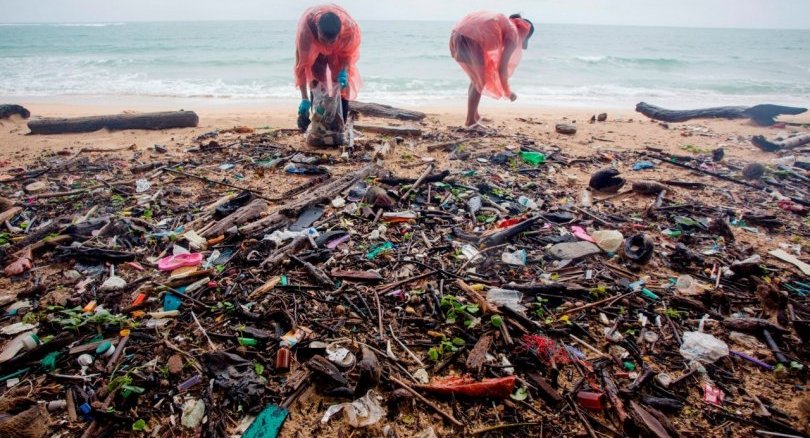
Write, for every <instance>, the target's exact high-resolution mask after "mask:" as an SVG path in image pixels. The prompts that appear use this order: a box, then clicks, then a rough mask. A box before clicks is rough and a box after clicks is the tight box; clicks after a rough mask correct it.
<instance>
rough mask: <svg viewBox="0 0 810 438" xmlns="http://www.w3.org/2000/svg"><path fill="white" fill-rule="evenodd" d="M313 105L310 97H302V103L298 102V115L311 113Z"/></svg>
mask: <svg viewBox="0 0 810 438" xmlns="http://www.w3.org/2000/svg"><path fill="white" fill-rule="evenodd" d="M311 107H312V103H310V101H309V100H308V99H302V100H301V103H300V104H298V115H299V116H303V115H307V114H309V109H310V108H311Z"/></svg>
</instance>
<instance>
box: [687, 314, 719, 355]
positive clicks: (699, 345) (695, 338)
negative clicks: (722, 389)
mask: <svg viewBox="0 0 810 438" xmlns="http://www.w3.org/2000/svg"><path fill="white" fill-rule="evenodd" d="M705 319H706V317H705V316H704V317H703V319H701V320H700V326H699V328H698V331H696V332H684V334H683V343H682V344H681V348H680V353H681V356H683V357H684V358H685V359H686V360H695V361H698V362H700V363H704V364H709V363H713V362H714V361H716V360H717V359H720V358H721V357H725V356H728V352H729V351H728V345H726V343H725V342H723V341H721V340H720V339H717V338H715V337H714V336H712V335H710V334H708V333H703V321H704V320H705Z"/></svg>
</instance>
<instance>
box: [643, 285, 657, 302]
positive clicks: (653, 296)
mask: <svg viewBox="0 0 810 438" xmlns="http://www.w3.org/2000/svg"><path fill="white" fill-rule="evenodd" d="M641 295H644V296H645V297H647V298H649V299H651V300H653V301H657V300H659V299H660V297H659V296H658V295H656V294H654V293H653V292H652V291H651V290H649V289H647V288H646V287H644V288H641Z"/></svg>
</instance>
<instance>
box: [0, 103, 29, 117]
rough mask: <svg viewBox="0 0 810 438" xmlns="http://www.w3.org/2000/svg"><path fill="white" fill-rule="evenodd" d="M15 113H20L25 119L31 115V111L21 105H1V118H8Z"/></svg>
mask: <svg viewBox="0 0 810 438" xmlns="http://www.w3.org/2000/svg"><path fill="white" fill-rule="evenodd" d="M14 114H18V115H19V116H20V117H22V118H24V119H27V118H29V117H31V111H28V110H27V109H25V108H24V107H22V106H20V105H0V119H7V118H9V117H11V116H13V115H14Z"/></svg>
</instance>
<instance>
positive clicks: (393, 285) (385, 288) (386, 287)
mask: <svg viewBox="0 0 810 438" xmlns="http://www.w3.org/2000/svg"><path fill="white" fill-rule="evenodd" d="M437 272H438V271H433V270H431V271H428V272H425V273H422V274H419V275H414V276H413V277H410V278H406V279H404V280H399V281H395V282H393V283H389V284H386V285H383V286H381V287H379V288H377V291H379V292H380V293H386V292H388V291H390V290H392V289H394V288H396V287H399V286H402V285H403V284H407V283H410V282H412V281H416V280H420V279H422V278H425V277H430V276H431V275H433V274H436V273H437Z"/></svg>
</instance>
